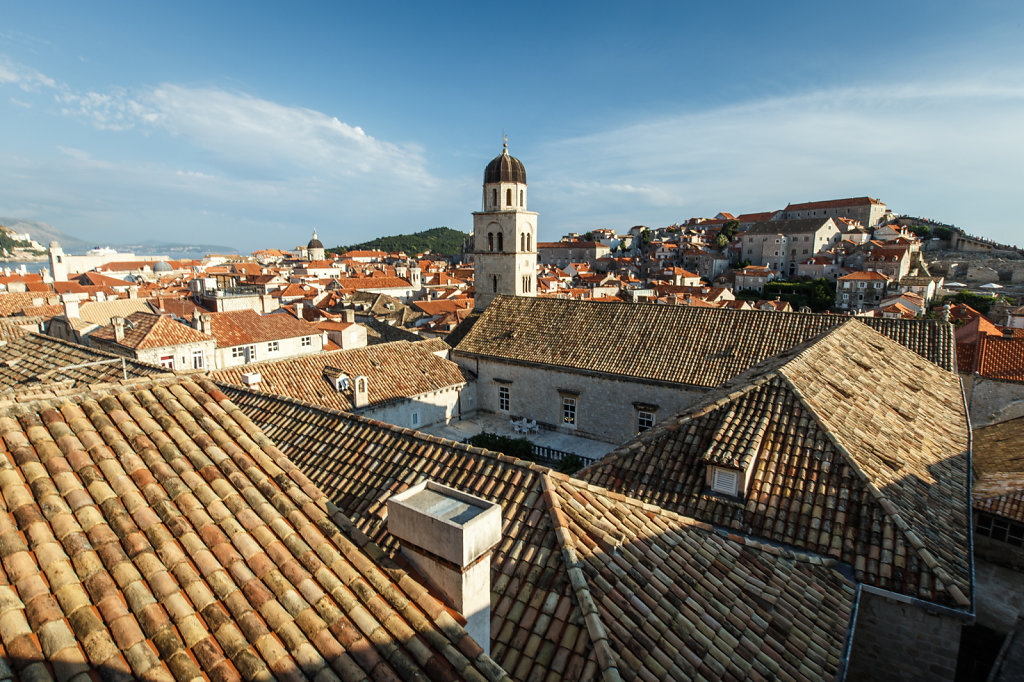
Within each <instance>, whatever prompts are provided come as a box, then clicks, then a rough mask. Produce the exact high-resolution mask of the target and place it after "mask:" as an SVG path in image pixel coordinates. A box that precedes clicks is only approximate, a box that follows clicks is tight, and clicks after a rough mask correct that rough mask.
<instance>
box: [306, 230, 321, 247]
mask: <svg viewBox="0 0 1024 682" xmlns="http://www.w3.org/2000/svg"><path fill="white" fill-rule="evenodd" d="M306 248H307V249H322V248H324V245H323V243H322V242H321V241H320V240H319V239H317V238H316V230H313V238H312V239H310V240H309V243H308V244H306Z"/></svg>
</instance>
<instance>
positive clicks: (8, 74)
mask: <svg viewBox="0 0 1024 682" xmlns="http://www.w3.org/2000/svg"><path fill="white" fill-rule="evenodd" d="M0 85H17V86H18V87H19V88H21V89H22V90H24V91H26V92H29V91H33V90H38V89H40V88H41V87H45V88H53V87H56V82H55V81H54V80H53V79H52V78H50V77H49V76H46V75H44V74H42V73H39V72H38V71H36V70H35V69H32V68H29V67H27V66H25V65H24V64H18V63H17V62H13V61H11V60H10V59H8V58H7V57H5V56H3V55H0Z"/></svg>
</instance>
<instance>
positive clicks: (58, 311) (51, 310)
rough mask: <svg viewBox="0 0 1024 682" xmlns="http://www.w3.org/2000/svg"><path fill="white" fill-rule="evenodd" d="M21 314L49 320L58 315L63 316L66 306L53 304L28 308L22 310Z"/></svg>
mask: <svg viewBox="0 0 1024 682" xmlns="http://www.w3.org/2000/svg"><path fill="white" fill-rule="evenodd" d="M21 314H22V315H24V316H25V317H44V318H46V319H49V318H51V317H56V316H57V315H63V314H64V305H63V304H62V303H51V304H49V305H36V306H27V307H25V308H22V309H21Z"/></svg>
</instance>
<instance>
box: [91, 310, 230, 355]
mask: <svg viewBox="0 0 1024 682" xmlns="http://www.w3.org/2000/svg"><path fill="white" fill-rule="evenodd" d="M90 338H96V339H102V340H104V341H107V342H110V343H114V344H117V345H119V346H122V347H124V348H133V349H135V350H143V349H146V348H164V347H166V346H180V345H183V344H187V343H202V342H204V341H213V337H212V336H207V335H206V334H203V333H201V332H198V331H196V330H195V329H193V328H192V327H189V326H188V325H187V324H183V323H181V322H176V321H175V320H174V318H172V317H171V316H170V315H154V314H152V313H132V314H131V315H129V316H128V317H127V318H125V325H124V338H123V339H121V340H120V341H118V340H117V338H116V337H115V335H114V327H113V325H112V324H111V325H107V326H105V327H100V328H99V329H97V330H96V331H94V332H93V333H92V334H90Z"/></svg>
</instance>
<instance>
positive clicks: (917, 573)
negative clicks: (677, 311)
mask: <svg viewBox="0 0 1024 682" xmlns="http://www.w3.org/2000/svg"><path fill="white" fill-rule="evenodd" d="M783 317H789V316H788V315H787V316H783ZM763 420H767V421H764V428H765V432H764V433H763V434H761V433H760V428H761V426H762V422H763ZM751 429H753V431H751ZM722 434H726V435H728V434H733V435H732V436H731V437H730V440H725V439H723V435H722ZM752 440H754V441H756V443H755V445H756V447H754V452H756V453H757V454H756V457H755V461H754V465H753V466H754V469H753V474H752V477H751V482H750V488H749V490H748V491H747V494H746V496H745V497H744V498H737V499H735V500H733V499H723V498H721V497H719V496H716V495H711V494H708V492H707V490H706V488H705V475H706V467H705V461H706V460H707V458H708V454H707V453H718V452H719V451H721V450H723V449H725V450H727V451H728V450H729V449H730V448H740V449H741V452H739V453H734V454H733V457H740V456H743V455H744V453H743V452H742V448H743V447H745V446H747V445H748V444H749V443H750V442H751V441H752ZM967 450H968V437H967V418H966V410H965V408H964V405H963V400H962V395H961V392H960V384H959V380H958V379H957V377H956V375H954V374H951V373H948V372H945V371H943V370H942V369H940V368H938V367H936V366H935V365H933V364H931V363H928V362H925V361H924V360H922V359H921V358H920V357H918V356H917V355H915V354H914V353H912V352H910V351H909V350H907V349H906V348H904V347H902V346H900V345H899V344H897V343H895V342H893V341H891V340H890V339H887V338H885V337H884V336H881V335H880V334H877V333H875V332H873V331H871V330H869V329H867V328H866V327H865V326H864V325H862V324H860V323H859V322H857V321H855V320H852V319H850V320H848V321H847V322H845V323H844V324H843V325H841V326H840V327H839V328H837V329H835V330H832V331H830V332H828V333H826V334H823V335H822V336H821V337H820V338H818V339H816V340H813V341H811V342H809V343H807V344H805V346H803V347H802V348H799V349H796V350H795V351H793V352H791V353H787V354H785V355H784V356H781V357H779V358H775V359H773V360H769V361H767V362H765V363H764V364H763V365H761V366H759V367H757V368H755V369H754V370H752V371H750V372H749V373H747V374H746V375H744V376H743V377H739V378H737V380H736V381H735V382H734V383H732V384H730V385H728V386H726V387H723V388H722V389H721V390H719V391H717V392H715V393H713V394H711V395H709V396H707V398H706V399H705V400H702V401H701V402H700V403H698V404H697V405H695V406H693V407H692V408H691V409H689V410H687V411H686V412H684V413H683V414H682V415H680V416H679V417H678V418H672V419H668V420H666V421H665V422H663V423H662V424H661V425H659V426H657V427H655V428H654V429H652V430H650V431H648V432H645V433H644V434H642V435H641V436H638V437H637V439H635V440H634V441H631V442H630V443H627V444H626V445H624V446H622V447H621V448H619V449H618V450H617V451H615V452H614V453H612V454H610V455H608V456H607V457H605V458H604V459H602V460H601V461H599V462H597V463H596V464H594V465H592V466H591V467H589V468H588V469H587V470H585V471H583V472H581V474H580V475H581V477H583V478H586V479H587V480H590V481H593V482H595V483H597V484H600V485H606V486H608V487H610V488H612V489H615V490H618V491H620V492H622V493H624V494H627V495H633V496H636V497H639V498H641V499H643V500H645V501H648V502H651V503H653V504H658V505H661V506H664V507H667V508H669V509H674V510H678V511H679V512H681V513H684V514H688V515H692V516H694V517H696V518H698V519H701V520H704V521H707V522H709V523H714V524H716V525H720V526H724V527H727V528H730V529H734V530H737V531H739V532H744V533H750V534H753V535H756V536H760V537H765V538H768V539H770V540H773V541H776V542H782V543H786V544H788V545H795V546H798V547H801V548H804V549H806V550H808V551H812V552H817V553H821V554H825V555H828V556H833V557H836V558H837V559H840V560H842V561H844V562H846V563H849V564H850V565H852V566H853V568H854V571H855V575H856V577H857V579H858V580H860V581H863V582H866V583H869V584H871V585H875V586H878V587H882V588H885V589H888V590H893V591H895V592H901V593H904V594H909V595H912V596H915V597H920V598H922V599H925V600H928V601H933V602H938V603H942V604H946V605H951V606H955V607H967V606H969V605H970V594H971V577H970V576H971V557H970V542H969V524H970V510H969V508H968V493H967V485H968V483H967V479H968V477H967V460H968V452H967ZM716 456H717V458H718V459H719V460H721V459H722V458H724V457H725V456H726V455H725V454H717V455H716ZM653 472H657V475H652V473H653Z"/></svg>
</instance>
